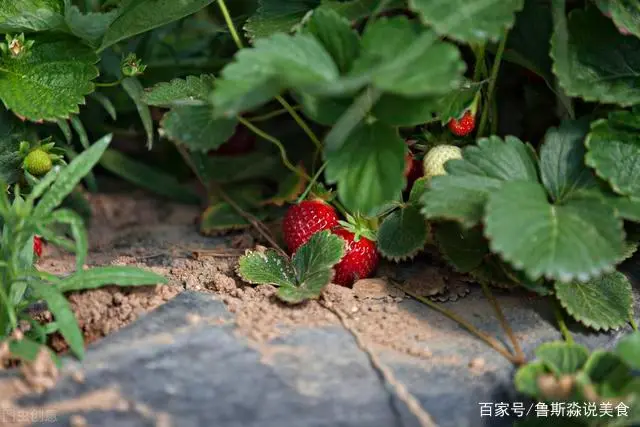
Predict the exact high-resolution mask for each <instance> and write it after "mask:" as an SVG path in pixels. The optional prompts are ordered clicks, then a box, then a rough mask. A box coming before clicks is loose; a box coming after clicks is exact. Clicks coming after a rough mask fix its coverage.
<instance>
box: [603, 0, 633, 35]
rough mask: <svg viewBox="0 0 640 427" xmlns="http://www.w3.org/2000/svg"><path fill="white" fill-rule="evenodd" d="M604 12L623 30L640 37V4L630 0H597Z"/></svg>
mask: <svg viewBox="0 0 640 427" xmlns="http://www.w3.org/2000/svg"><path fill="white" fill-rule="evenodd" d="M595 3H596V5H597V6H598V7H599V8H600V10H601V11H602V13H605V14H607V15H608V16H610V17H611V19H613V22H615V24H616V26H617V27H618V28H619V29H620V30H621V32H626V33H631V34H634V35H635V36H636V37H640V5H638V2H636V1H629V0H596V2H595Z"/></svg>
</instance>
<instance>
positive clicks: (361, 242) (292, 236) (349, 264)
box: [282, 200, 379, 286]
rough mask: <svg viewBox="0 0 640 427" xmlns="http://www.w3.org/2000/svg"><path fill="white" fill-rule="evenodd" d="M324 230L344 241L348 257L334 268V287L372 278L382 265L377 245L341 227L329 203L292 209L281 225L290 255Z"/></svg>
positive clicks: (308, 202)
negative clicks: (379, 263)
mask: <svg viewBox="0 0 640 427" xmlns="http://www.w3.org/2000/svg"><path fill="white" fill-rule="evenodd" d="M322 230H330V231H331V232H332V233H333V234H335V235H337V236H340V237H341V238H342V239H343V240H344V241H345V254H344V256H343V257H342V259H341V260H340V262H339V263H338V264H336V265H335V266H334V271H335V275H334V278H333V282H334V283H335V284H338V285H342V286H351V285H353V283H354V282H355V281H356V280H358V279H363V278H366V277H370V276H371V274H373V272H374V271H375V269H376V267H377V266H378V261H379V256H378V251H377V247H376V244H375V242H374V241H372V240H370V239H368V238H366V237H364V236H361V235H358V236H357V235H356V233H353V232H352V231H350V230H348V229H347V228H345V227H344V226H342V225H340V222H339V217H338V213H337V212H336V210H335V209H334V208H333V206H331V205H330V204H329V203H327V202H325V201H323V200H304V201H302V202H300V203H298V204H296V205H293V206H291V207H290V208H289V209H288V210H287V212H286V214H285V216H284V219H283V222H282V231H283V235H284V241H285V243H286V245H287V248H288V249H289V252H290V253H295V251H296V250H297V249H298V248H299V247H300V246H302V245H303V244H305V243H306V242H307V241H308V240H309V239H310V238H311V236H313V235H314V234H316V233H318V232H320V231H322Z"/></svg>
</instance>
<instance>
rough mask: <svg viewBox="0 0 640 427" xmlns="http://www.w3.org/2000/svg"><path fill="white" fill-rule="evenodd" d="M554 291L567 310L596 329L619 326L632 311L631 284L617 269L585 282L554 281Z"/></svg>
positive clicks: (581, 321) (624, 322) (625, 321)
mask: <svg viewBox="0 0 640 427" xmlns="http://www.w3.org/2000/svg"><path fill="white" fill-rule="evenodd" d="M555 290H556V296H557V298H558V300H559V301H560V303H561V304H562V306H563V307H564V308H565V309H566V310H567V313H569V314H570V315H571V316H572V317H573V318H574V319H576V320H577V321H579V322H580V323H582V324H584V325H585V326H588V327H590V328H593V329H596V330H609V329H619V328H620V327H622V326H624V325H625V324H626V323H627V322H628V321H629V318H630V314H631V312H632V310H633V294H632V291H631V284H630V283H629V280H628V279H627V277H626V276H625V275H624V274H622V273H620V272H617V271H616V272H613V273H608V274H604V275H602V276H600V277H596V278H594V279H591V280H589V281H588V282H578V281H574V282H570V283H561V282H556V283H555Z"/></svg>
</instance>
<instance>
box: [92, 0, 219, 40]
mask: <svg viewBox="0 0 640 427" xmlns="http://www.w3.org/2000/svg"><path fill="white" fill-rule="evenodd" d="M214 1H215V0H181V1H176V0H122V1H120V4H119V11H120V13H119V15H118V17H117V18H116V19H115V20H114V21H113V23H112V24H111V25H110V26H109V29H108V30H107V32H106V33H105V35H104V38H103V39H102V45H101V46H100V49H99V50H100V51H103V50H105V49H106V48H108V47H109V46H111V45H114V44H116V43H118V42H119V41H121V40H124V39H127V38H129V37H133V36H135V35H137V34H141V33H144V32H146V31H149V30H153V29H154V28H158V27H161V26H163V25H165V24H168V23H170V22H173V21H177V20H179V19H182V18H184V17H185V16H189V15H191V14H192V13H195V12H197V11H198V10H200V9H202V8H204V7H206V6H208V5H209V4H211V3H213V2H214Z"/></svg>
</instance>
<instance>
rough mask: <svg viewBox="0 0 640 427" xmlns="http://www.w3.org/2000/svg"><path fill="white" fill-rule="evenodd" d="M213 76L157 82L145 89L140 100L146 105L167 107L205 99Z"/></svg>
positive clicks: (209, 90) (188, 77) (211, 84)
mask: <svg viewBox="0 0 640 427" xmlns="http://www.w3.org/2000/svg"><path fill="white" fill-rule="evenodd" d="M213 81H214V77H213V76H211V75H207V74H204V75H202V76H199V77H198V76H187V77H185V78H184V79H173V80H171V81H169V82H162V83H158V84H157V85H155V86H153V87H152V88H150V89H146V90H145V92H144V94H143V95H142V101H143V102H144V103H146V104H147V105H153V106H157V107H169V106H174V105H180V104H187V103H190V102H197V101H205V100H206V99H207V98H208V95H209V92H211V90H212V89H213Z"/></svg>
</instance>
